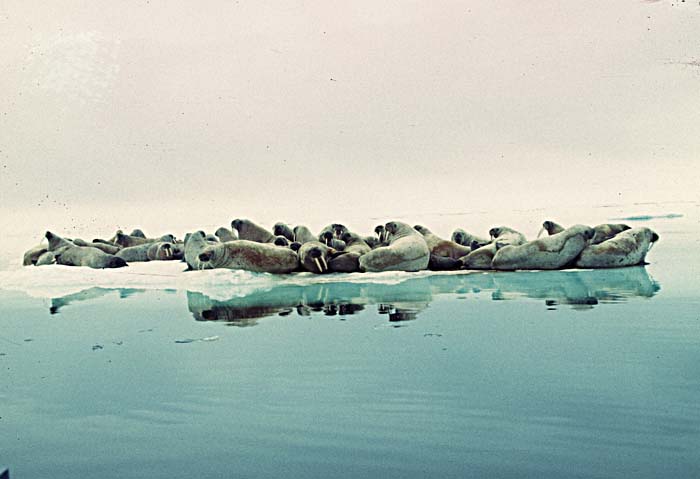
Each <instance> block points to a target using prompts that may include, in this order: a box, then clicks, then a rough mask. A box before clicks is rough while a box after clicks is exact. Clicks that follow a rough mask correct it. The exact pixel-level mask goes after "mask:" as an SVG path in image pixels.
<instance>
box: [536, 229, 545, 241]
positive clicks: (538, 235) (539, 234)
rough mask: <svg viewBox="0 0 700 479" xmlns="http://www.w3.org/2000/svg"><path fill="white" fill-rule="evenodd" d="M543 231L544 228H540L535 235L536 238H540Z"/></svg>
mask: <svg viewBox="0 0 700 479" xmlns="http://www.w3.org/2000/svg"><path fill="white" fill-rule="evenodd" d="M544 231H545V228H544V226H543V227H542V228H540V232H539V233H537V237H538V238H539V237H540V236H542V233H543V232H544Z"/></svg>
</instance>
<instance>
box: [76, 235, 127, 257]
mask: <svg viewBox="0 0 700 479" xmlns="http://www.w3.org/2000/svg"><path fill="white" fill-rule="evenodd" d="M73 244H74V245H75V246H84V247H86V248H97V249H99V250H100V251H102V252H104V253H107V254H116V253H117V252H118V251H119V250H120V249H121V247H120V246H116V245H111V244H105V243H95V242H92V243H88V242H87V241H85V240H82V239H80V238H75V239H74V240H73Z"/></svg>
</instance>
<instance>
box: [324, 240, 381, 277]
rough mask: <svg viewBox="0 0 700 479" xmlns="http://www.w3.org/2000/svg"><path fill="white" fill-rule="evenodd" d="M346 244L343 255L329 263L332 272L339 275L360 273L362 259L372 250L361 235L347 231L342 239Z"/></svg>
mask: <svg viewBox="0 0 700 479" xmlns="http://www.w3.org/2000/svg"><path fill="white" fill-rule="evenodd" d="M340 239H341V240H343V241H344V242H345V244H346V247H345V250H343V253H342V254H339V255H338V256H336V257H334V258H332V259H331V260H330V261H329V262H328V267H329V268H330V270H331V271H335V272H338V273H354V272H356V271H360V257H361V256H362V255H363V254H366V253H369V252H370V251H372V248H371V247H370V246H369V245H368V244H367V242H366V241H365V240H364V239H363V238H361V237H360V236H359V235H356V234H355V233H352V232H350V231H347V232H346V233H345V234H343V236H342V237H341V238H340Z"/></svg>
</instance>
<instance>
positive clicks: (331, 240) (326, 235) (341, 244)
mask: <svg viewBox="0 0 700 479" xmlns="http://www.w3.org/2000/svg"><path fill="white" fill-rule="evenodd" d="M318 241H319V242H321V243H323V244H325V245H326V246H328V247H329V248H333V249H335V250H337V251H344V250H345V247H346V246H347V245H346V244H345V241H343V240H341V239H338V238H336V237H335V233H333V232H332V231H331V230H325V231H324V232H323V233H321V234H320V236H319V238H318Z"/></svg>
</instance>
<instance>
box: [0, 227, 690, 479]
mask: <svg viewBox="0 0 700 479" xmlns="http://www.w3.org/2000/svg"><path fill="white" fill-rule="evenodd" d="M673 221H676V220H670V219H669V220H668V222H667V223H663V224H661V226H657V227H656V229H657V230H658V231H659V232H660V234H661V236H662V241H661V242H660V243H659V244H658V245H657V246H656V247H655V249H654V250H653V251H652V253H651V254H650V256H649V259H650V261H651V264H650V265H649V266H647V267H646V268H645V267H636V268H625V269H619V270H611V271H564V272H538V273H528V272H519V273H487V274H473V275H442V276H428V277H417V278H414V279H409V280H406V281H404V282H402V283H400V284H384V283H382V282H375V283H362V282H360V283H357V282H354V283H351V282H336V283H327V284H313V285H308V284H306V285H299V284H280V285H276V286H272V287H270V288H261V289H259V290H257V291H255V292H252V293H251V294H248V295H246V296H244V297H238V298H232V299H230V300H223V299H222V298H220V297H217V298H216V299H212V297H210V296H208V295H207V294H205V293H202V292H194V291H187V290H182V289H178V290H141V289H124V288H89V289H86V290H84V291H82V292H79V293H75V294H70V295H65V296H62V297H51V298H48V297H47V298H32V297H29V296H26V295H24V294H22V293H18V292H10V291H0V301H1V303H0V304H1V305H0V325H1V326H2V329H1V330H0V370H1V371H2V376H1V377H2V382H1V384H0V431H2V435H1V436H0V466H2V465H6V466H8V467H10V468H11V472H12V477H14V478H22V477H27V478H34V477H54V478H63V477H65V478H69V477H70V478H75V477H103V478H110V477H120V478H122V477H148V478H153V477H163V478H165V477H167V478H172V477H281V476H282V477H379V476H381V477H401V478H406V477H428V476H430V477H433V476H434V477H518V478H521V477H538V478H539V477H567V478H570V477H586V478H591V477H631V476H634V477H640V478H646V477H649V478H652V477H654V478H655V477H697V476H698V475H700V452H698V451H699V450H700V448H699V447H698V446H699V445H700V406H699V404H700V369H698V364H700V295H699V294H698V291H697V287H698V277H699V275H698V274H697V273H698V270H697V268H698V267H697V265H698V264H700V261H699V260H700V255H698V254H697V253H695V251H694V250H693V246H694V247H695V248H697V247H698V245H697V240H696V239H695V236H694V235H693V234H692V233H693V231H694V229H693V228H695V226H694V225H695V224H696V223H695V218H691V219H689V218H687V217H686V219H685V221H686V222H685V223H682V222H680V221H679V222H676V223H673ZM679 225H680V226H679Z"/></svg>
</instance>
